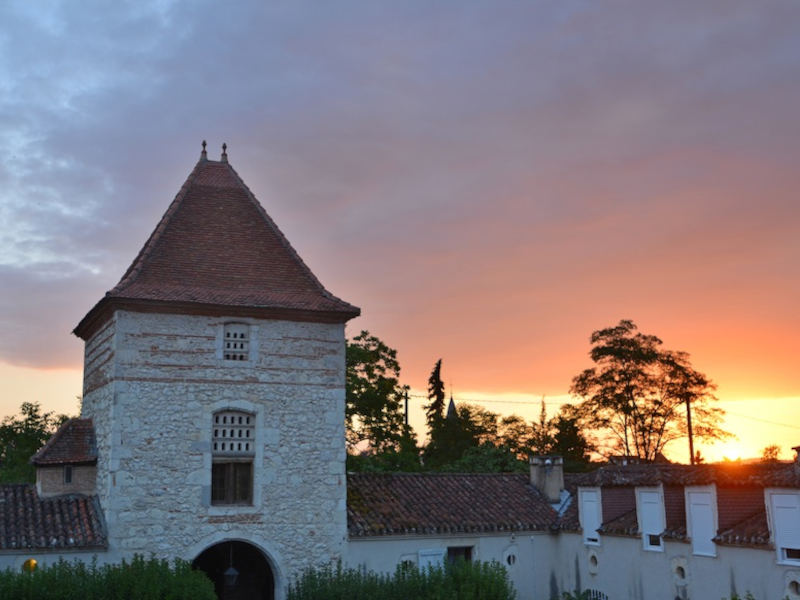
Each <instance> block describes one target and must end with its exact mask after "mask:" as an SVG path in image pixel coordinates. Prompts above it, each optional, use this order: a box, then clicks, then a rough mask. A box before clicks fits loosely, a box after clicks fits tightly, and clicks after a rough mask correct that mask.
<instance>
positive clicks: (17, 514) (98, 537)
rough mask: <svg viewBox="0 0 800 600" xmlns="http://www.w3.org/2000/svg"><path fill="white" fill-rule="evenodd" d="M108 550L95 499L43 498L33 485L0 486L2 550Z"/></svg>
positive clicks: (83, 497) (91, 497)
mask: <svg viewBox="0 0 800 600" xmlns="http://www.w3.org/2000/svg"><path fill="white" fill-rule="evenodd" d="M105 547H106V535H105V527H104V525H103V518H102V513H101V511H100V505H99V503H98V501H97V497H96V496H77V495H72V496H59V497H55V498H40V497H39V496H38V494H37V493H36V488H35V487H34V486H33V485H31V484H17V483H14V484H4V485H0V550H24V549H41V550H44V549H52V550H60V549H81V548H85V549H94V548H105Z"/></svg>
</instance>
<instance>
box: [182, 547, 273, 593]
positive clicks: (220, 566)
mask: <svg viewBox="0 0 800 600" xmlns="http://www.w3.org/2000/svg"><path fill="white" fill-rule="evenodd" d="M192 568H194V569H199V570H201V571H203V572H204V573H205V574H206V575H208V578H209V579H211V581H213V582H214V589H215V590H216V592H217V598H219V600H274V598H275V580H274V577H273V574H272V569H271V568H270V566H269V562H267V559H266V557H265V556H264V554H263V553H262V552H261V550H259V549H258V548H256V547H255V546H253V545H252V544H248V543H247V542H239V541H231V542H221V543H219V544H214V545H213V546H210V547H208V548H206V549H205V550H203V552H201V553H200V555H199V556H198V557H197V558H195V559H194V562H192Z"/></svg>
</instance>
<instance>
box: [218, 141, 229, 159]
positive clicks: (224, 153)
mask: <svg viewBox="0 0 800 600" xmlns="http://www.w3.org/2000/svg"><path fill="white" fill-rule="evenodd" d="M220 160H221V161H222V162H228V144H226V143H225V142H223V143H222V158H220Z"/></svg>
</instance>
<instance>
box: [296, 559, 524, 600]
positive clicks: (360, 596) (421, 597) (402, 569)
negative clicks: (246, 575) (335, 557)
mask: <svg viewBox="0 0 800 600" xmlns="http://www.w3.org/2000/svg"><path fill="white" fill-rule="evenodd" d="M515 597H516V594H515V592H514V589H513V587H512V585H511V582H510V581H509V580H508V576H507V575H506V571H505V569H504V568H503V567H502V566H500V565H499V564H498V563H482V562H479V561H476V562H466V561H463V560H459V561H456V562H454V563H452V564H450V563H448V564H446V565H445V566H444V567H428V568H427V569H417V568H416V567H415V566H408V565H400V566H398V567H397V569H396V570H395V572H394V574H393V575H389V574H384V573H374V572H372V571H364V570H360V569H346V568H343V567H342V565H341V563H339V564H337V565H336V566H335V567H334V566H327V567H322V568H320V569H308V570H306V571H305V572H304V573H303V574H302V575H300V576H299V577H298V578H297V580H296V581H295V583H294V585H291V586H290V587H289V597H288V600H373V599H374V598H381V599H382V600H409V599H410V598H414V599H418V600H478V599H480V600H513V599H514V598H515Z"/></svg>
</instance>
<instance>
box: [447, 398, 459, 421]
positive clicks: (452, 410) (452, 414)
mask: <svg viewBox="0 0 800 600" xmlns="http://www.w3.org/2000/svg"><path fill="white" fill-rule="evenodd" d="M457 418H458V412H456V403H455V402H453V392H450V404H448V405H447V419H448V420H453V419H457Z"/></svg>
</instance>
